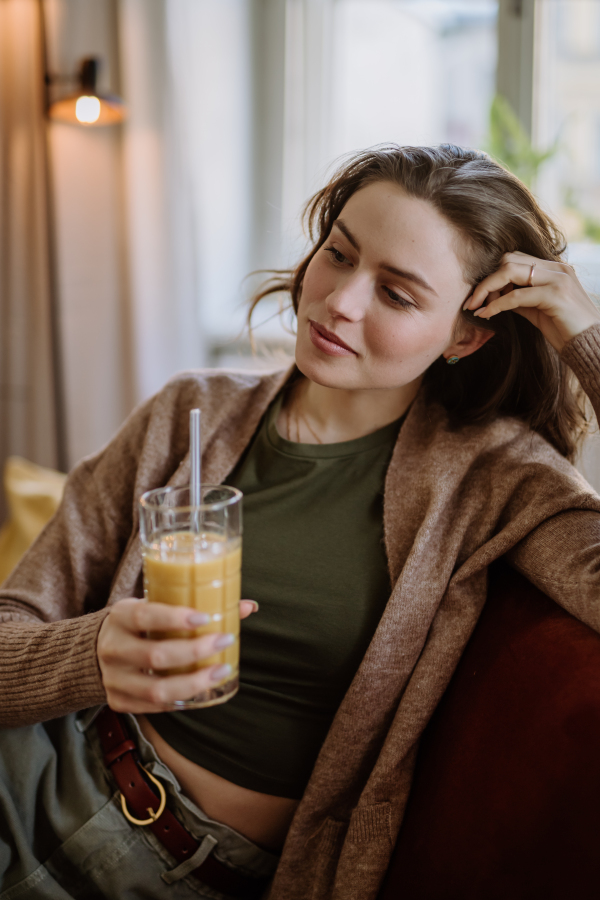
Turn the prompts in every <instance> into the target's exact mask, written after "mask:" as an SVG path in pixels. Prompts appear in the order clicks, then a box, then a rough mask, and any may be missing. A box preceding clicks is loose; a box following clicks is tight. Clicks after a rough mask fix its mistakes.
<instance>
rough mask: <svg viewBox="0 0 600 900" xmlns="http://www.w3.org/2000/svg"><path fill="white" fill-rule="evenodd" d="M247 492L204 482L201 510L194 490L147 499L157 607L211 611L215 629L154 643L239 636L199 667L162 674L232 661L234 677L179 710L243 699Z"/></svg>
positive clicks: (146, 542) (143, 503) (150, 581)
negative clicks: (243, 564)
mask: <svg viewBox="0 0 600 900" xmlns="http://www.w3.org/2000/svg"><path fill="white" fill-rule="evenodd" d="M241 500H242V493H241V491H238V490H236V488H232V487H228V486H227V485H215V484H203V485H202V489H201V501H200V506H193V505H192V504H191V499H190V489H189V487H185V488H168V487H166V488H158V489H156V490H154V491H148V492H147V493H145V494H143V496H142V497H141V499H140V537H141V541H142V556H143V560H144V596H145V597H146V598H147V600H149V601H150V602H151V603H171V604H174V605H177V606H190V607H192V608H193V609H196V610H198V611H199V612H203V613H206V614H207V615H208V616H209V617H210V620H209V622H208V624H206V625H202V626H200V627H199V628H194V629H191V630H189V631H168V632H151V633H150V634H149V635H148V636H149V637H151V638H154V639H162V638H173V637H184V638H185V637H195V636H197V635H201V634H209V633H214V632H222V633H230V634H234V635H235V636H236V640H235V643H233V644H231V645H230V646H229V647H227V648H226V649H225V650H221V651H220V652H218V653H215V654H213V656H211V657H209V658H208V659H204V660H202V662H198V663H196V664H195V665H193V666H181V667H177V668H173V669H165V670H162V669H161V670H158V673H159V674H161V675H170V674H176V673H181V672H190V671H193V670H194V669H202V668H206V667H207V666H213V665H216V664H221V665H223V664H225V663H229V665H230V666H231V674H230V675H228V676H227V677H226V679H225V680H224V681H223V682H221V683H217V684H216V685H214V686H213V687H210V688H207V689H206V690H205V691H203V692H202V693H201V694H199V695H198V696H197V697H193V698H192V699H191V700H178V701H175V703H174V704H173V708H174V709H198V708H201V707H204V706H215V705H216V704H217V703H224V702H225V701H226V700H229V699H230V697H233V695H234V694H235V693H237V690H238V686H239V659H240V641H239V634H240V612H239V602H240V591H241V562H242V503H241Z"/></svg>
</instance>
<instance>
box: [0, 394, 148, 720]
mask: <svg viewBox="0 0 600 900" xmlns="http://www.w3.org/2000/svg"><path fill="white" fill-rule="evenodd" d="M151 405H152V404H151V402H149V403H147V404H146V405H145V406H143V407H141V408H140V409H138V410H137V411H135V412H134V413H133V414H132V416H131V417H130V418H129V420H128V421H127V422H126V423H125V425H124V426H123V428H122V429H121V430H120V432H119V433H118V434H117V436H116V437H115V438H114V439H113V441H111V443H110V444H108V445H107V446H106V447H105V448H104V449H103V450H102V451H101V452H100V453H98V454H97V455H96V456H94V457H90V458H88V459H85V460H84V461H83V462H82V463H80V464H79V465H78V466H77V467H76V468H75V469H74V470H73V472H72V473H71V474H70V476H69V478H68V479H67V483H66V486H65V492H64V497H63V500H62V503H61V505H60V507H59V509H58V511H57V513H56V515H55V516H54V518H53V519H52V520H51V521H50V522H49V524H48V525H47V526H46V528H45V529H44V531H43V532H42V533H41V535H40V536H39V537H38V539H37V540H36V542H35V543H34V544H33V546H32V547H31V549H30V550H29V551H28V552H27V553H26V554H25V556H24V557H23V559H22V560H21V561H20V563H19V564H18V565H17V567H16V568H15V570H14V571H13V572H12V573H11V575H10V576H9V577H8V578H7V580H6V581H5V582H4V584H3V585H2V586H1V587H0V726H8V727H14V726H20V725H25V724H30V723H33V722H37V721H42V720H45V719H50V718H55V717H56V716H61V715H65V714H66V713H69V712H74V711H76V710H78V709H84V708H87V707H89V706H94V705H96V704H98V703H102V702H104V700H105V693H104V688H103V685H102V679H101V674H100V670H99V666H98V660H97V656H96V642H97V638H98V632H99V629H100V626H101V624H102V622H103V620H104V618H105V616H106V614H107V610H106V609H105V606H106V603H107V601H108V598H109V595H110V591H111V585H112V582H113V580H114V577H115V573H116V571H117V569H118V566H119V562H120V560H121V558H122V556H123V553H124V551H125V548H126V546H127V543H128V540H129V539H130V537H131V534H132V530H133V509H134V504H135V493H136V489H135V481H136V472H137V468H138V460H139V457H140V454H141V452H142V449H143V447H144V440H145V435H146V431H147V425H148V418H149V415H150V412H151Z"/></svg>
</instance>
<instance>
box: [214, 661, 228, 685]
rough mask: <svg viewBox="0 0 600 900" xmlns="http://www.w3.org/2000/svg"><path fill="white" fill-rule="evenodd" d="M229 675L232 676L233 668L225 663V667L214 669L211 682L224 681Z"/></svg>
mask: <svg viewBox="0 0 600 900" xmlns="http://www.w3.org/2000/svg"><path fill="white" fill-rule="evenodd" d="M228 675H231V666H230V665H229V663H225V665H224V666H217V668H216V669H213V671H212V672H211V675H210V680H211V681H224V680H225V679H226V678H227V676H228Z"/></svg>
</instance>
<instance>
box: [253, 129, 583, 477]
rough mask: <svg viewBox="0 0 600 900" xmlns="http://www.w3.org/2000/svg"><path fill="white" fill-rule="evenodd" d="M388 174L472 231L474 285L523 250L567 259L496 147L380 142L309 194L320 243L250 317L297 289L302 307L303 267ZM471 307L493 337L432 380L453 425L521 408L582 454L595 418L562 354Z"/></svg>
mask: <svg viewBox="0 0 600 900" xmlns="http://www.w3.org/2000/svg"><path fill="white" fill-rule="evenodd" d="M379 181H390V182H393V183H395V184H398V185H400V186H401V187H402V188H403V189H404V190H405V191H406V192H407V193H408V194H410V195H411V196H413V197H419V198H421V199H422V200H427V201H428V202H429V203H431V204H432V205H433V206H434V207H435V208H436V209H437V210H438V211H439V212H440V213H441V214H442V215H443V216H444V217H445V218H446V219H447V221H449V222H450V223H451V224H452V225H454V227H455V228H456V229H457V230H458V232H459V233H460V234H461V235H462V236H463V237H464V238H465V239H466V246H467V254H466V258H465V260H464V265H465V270H466V278H467V281H468V282H469V283H471V284H473V285H475V284H477V283H478V282H479V281H481V280H482V278H485V277H486V276H487V275H489V274H491V273H492V272H493V271H494V270H495V269H497V268H498V266H499V264H500V260H501V258H502V256H503V255H504V254H505V253H509V252H514V251H515V250H521V251H523V252H524V253H529V254H531V255H532V256H535V257H538V258H540V259H548V260H554V261H559V260H560V258H561V254H562V253H563V252H564V250H565V239H564V237H563V235H562V234H561V232H560V231H559V229H558V228H557V227H556V225H555V224H554V223H553V222H552V221H551V219H550V218H549V217H548V216H547V215H546V214H545V213H544V212H543V211H542V210H541V209H540V206H539V205H538V203H537V202H536V200H535V198H534V196H533V194H531V192H530V191H529V190H528V189H527V188H526V187H525V185H524V184H522V182H520V181H519V179H518V178H516V177H515V176H514V175H512V174H511V173H510V172H508V171H507V170H506V169H504V168H503V167H502V166H500V165H499V164H498V163H496V162H494V160H492V159H491V158H490V157H489V156H487V154H485V153H481V152H479V151H477V150H466V149H464V148H462V147H457V146H455V145H453V144H442V145H440V146H438V147H398V146H396V145H394V144H392V145H386V146H384V147H377V148H375V149H371V150H365V151H364V152H361V153H356V154H353V155H352V156H351V157H350V158H349V159H348V160H347V161H346V162H345V163H344V164H343V165H342V166H341V167H340V168H339V169H338V171H337V172H336V173H335V174H334V176H333V178H332V179H331V181H330V182H329V183H328V184H327V185H326V186H325V187H324V188H322V190H320V191H319V192H318V193H317V194H315V195H314V197H312V198H311V199H310V200H309V202H308V203H307V205H306V208H305V211H304V215H305V219H306V223H307V226H308V234H309V237H310V239H311V240H312V241H313V246H312V249H311V250H310V252H309V253H308V254H307V255H306V256H305V257H304V259H303V260H301V262H300V263H299V264H298V265H297V266H296V268H295V269H293V270H291V271H280V272H273V277H272V278H271V279H270V280H269V281H268V282H266V283H265V284H264V285H263V286H262V288H260V289H259V291H258V292H257V293H256V294H255V295H254V296H253V297H252V299H251V302H250V310H249V313H248V321H249V323H250V322H251V317H252V313H253V311H254V309H255V308H256V305H257V304H258V302H259V301H260V300H261V299H262V298H263V297H266V296H267V295H269V294H273V293H280V292H288V293H289V294H290V295H291V298H292V304H293V307H294V310H295V311H296V312H297V310H298V302H299V299H300V294H301V291H302V282H303V279H304V273H305V272H306V269H307V267H308V264H309V263H310V261H311V259H312V258H313V256H314V255H315V253H316V252H317V250H318V249H319V248H320V247H321V246H322V245H323V243H324V242H325V241H326V240H327V238H328V236H329V233H330V231H331V228H332V225H333V223H334V222H335V220H336V219H337V217H338V216H339V215H340V213H341V211H342V209H343V207H344V206H345V204H346V203H347V201H348V200H349V198H350V197H351V196H352V194H354V193H355V192H356V191H358V190H360V188H363V187H365V186H366V185H368V184H372V183H374V182H379ZM462 315H463V317H464V318H465V319H466V320H467V321H469V322H471V323H472V324H476V325H478V326H479V327H487V328H490V329H491V330H493V331H494V336H493V338H491V339H490V340H489V341H487V343H486V344H484V345H483V347H481V348H480V349H479V350H477V351H476V352H475V353H473V354H472V355H471V356H468V357H465V358H464V359H462V360H461V361H460V363H459V365H457V366H448V365H446V363H445V360H444V359H443V358H442V357H440V358H439V359H438V360H436V361H435V362H434V363H433V364H432V365H431V366H430V367H429V368H428V369H427V371H426V373H425V376H424V380H423V384H424V388H425V390H426V391H427V394H428V396H429V397H430V398H431V399H432V400H436V401H437V402H439V403H441V404H442V405H443V406H444V407H445V409H446V410H447V412H448V414H449V416H450V421H451V422H452V424H453V425H454V426H460V425H464V424H467V423H474V422H489V421H491V420H492V419H494V418H495V417H497V416H498V415H510V416H518V417H519V418H520V419H522V420H524V421H525V422H527V423H528V424H529V425H530V427H531V428H532V429H534V430H535V431H537V432H538V433H539V434H541V435H542V436H543V437H545V438H546V439H547V440H548V441H549V442H550V443H551V444H552V445H553V446H554V447H556V449H557V450H558V451H559V452H560V453H562V454H563V455H564V456H566V457H567V458H568V459H573V457H574V456H575V454H576V452H577V449H578V445H579V443H580V440H581V438H582V437H583V435H584V434H585V432H586V431H587V420H586V416H585V412H584V406H583V400H582V391H581V389H580V388H579V386H578V385H576V384H575V381H574V378H572V376H571V373H570V370H569V369H568V368H567V366H566V365H565V364H564V363H563V362H562V360H561V359H560V357H559V355H558V353H557V352H556V351H555V350H554V349H553V348H552V347H551V346H550V344H549V343H548V342H547V341H546V339H545V338H544V336H543V335H542V333H541V332H540V331H539V330H538V329H537V328H535V326H533V325H532V324H531V323H530V322H528V321H527V320H526V319H524V318H523V317H522V316H519V315H517V314H516V313H512V312H504V313H501V314H500V315H498V316H495V317H494V318H493V319H492V320H490V321H489V322H484V321H482V320H481V319H477V318H475V317H474V316H473V315H472V313H469V312H466V313H465V312H463V313H462Z"/></svg>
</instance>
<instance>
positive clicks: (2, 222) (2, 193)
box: [0, 0, 58, 520]
mask: <svg viewBox="0 0 600 900" xmlns="http://www.w3.org/2000/svg"><path fill="white" fill-rule="evenodd" d="M40 13H41V10H40V6H39V4H38V2H37V0H0V467H2V468H3V467H4V463H5V460H6V458H7V457H8V456H10V455H13V454H17V455H19V456H22V457H25V458H26V459H29V460H31V461H33V462H36V463H39V464H40V465H44V466H50V467H56V466H57V464H58V451H57V425H56V403H55V377H54V371H55V356H54V353H53V340H52V322H53V316H52V306H51V279H50V252H49V247H50V242H49V234H48V208H47V200H48V192H47V181H46V178H47V165H46V139H45V122H44V110H43V105H44V57H43V51H42V47H43V40H42V38H43V33H42V27H43V23H42V20H41V14H40ZM1 504H2V505H1V506H0V520H1V518H3V517H4V513H5V499H4V497H2V501H1Z"/></svg>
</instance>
